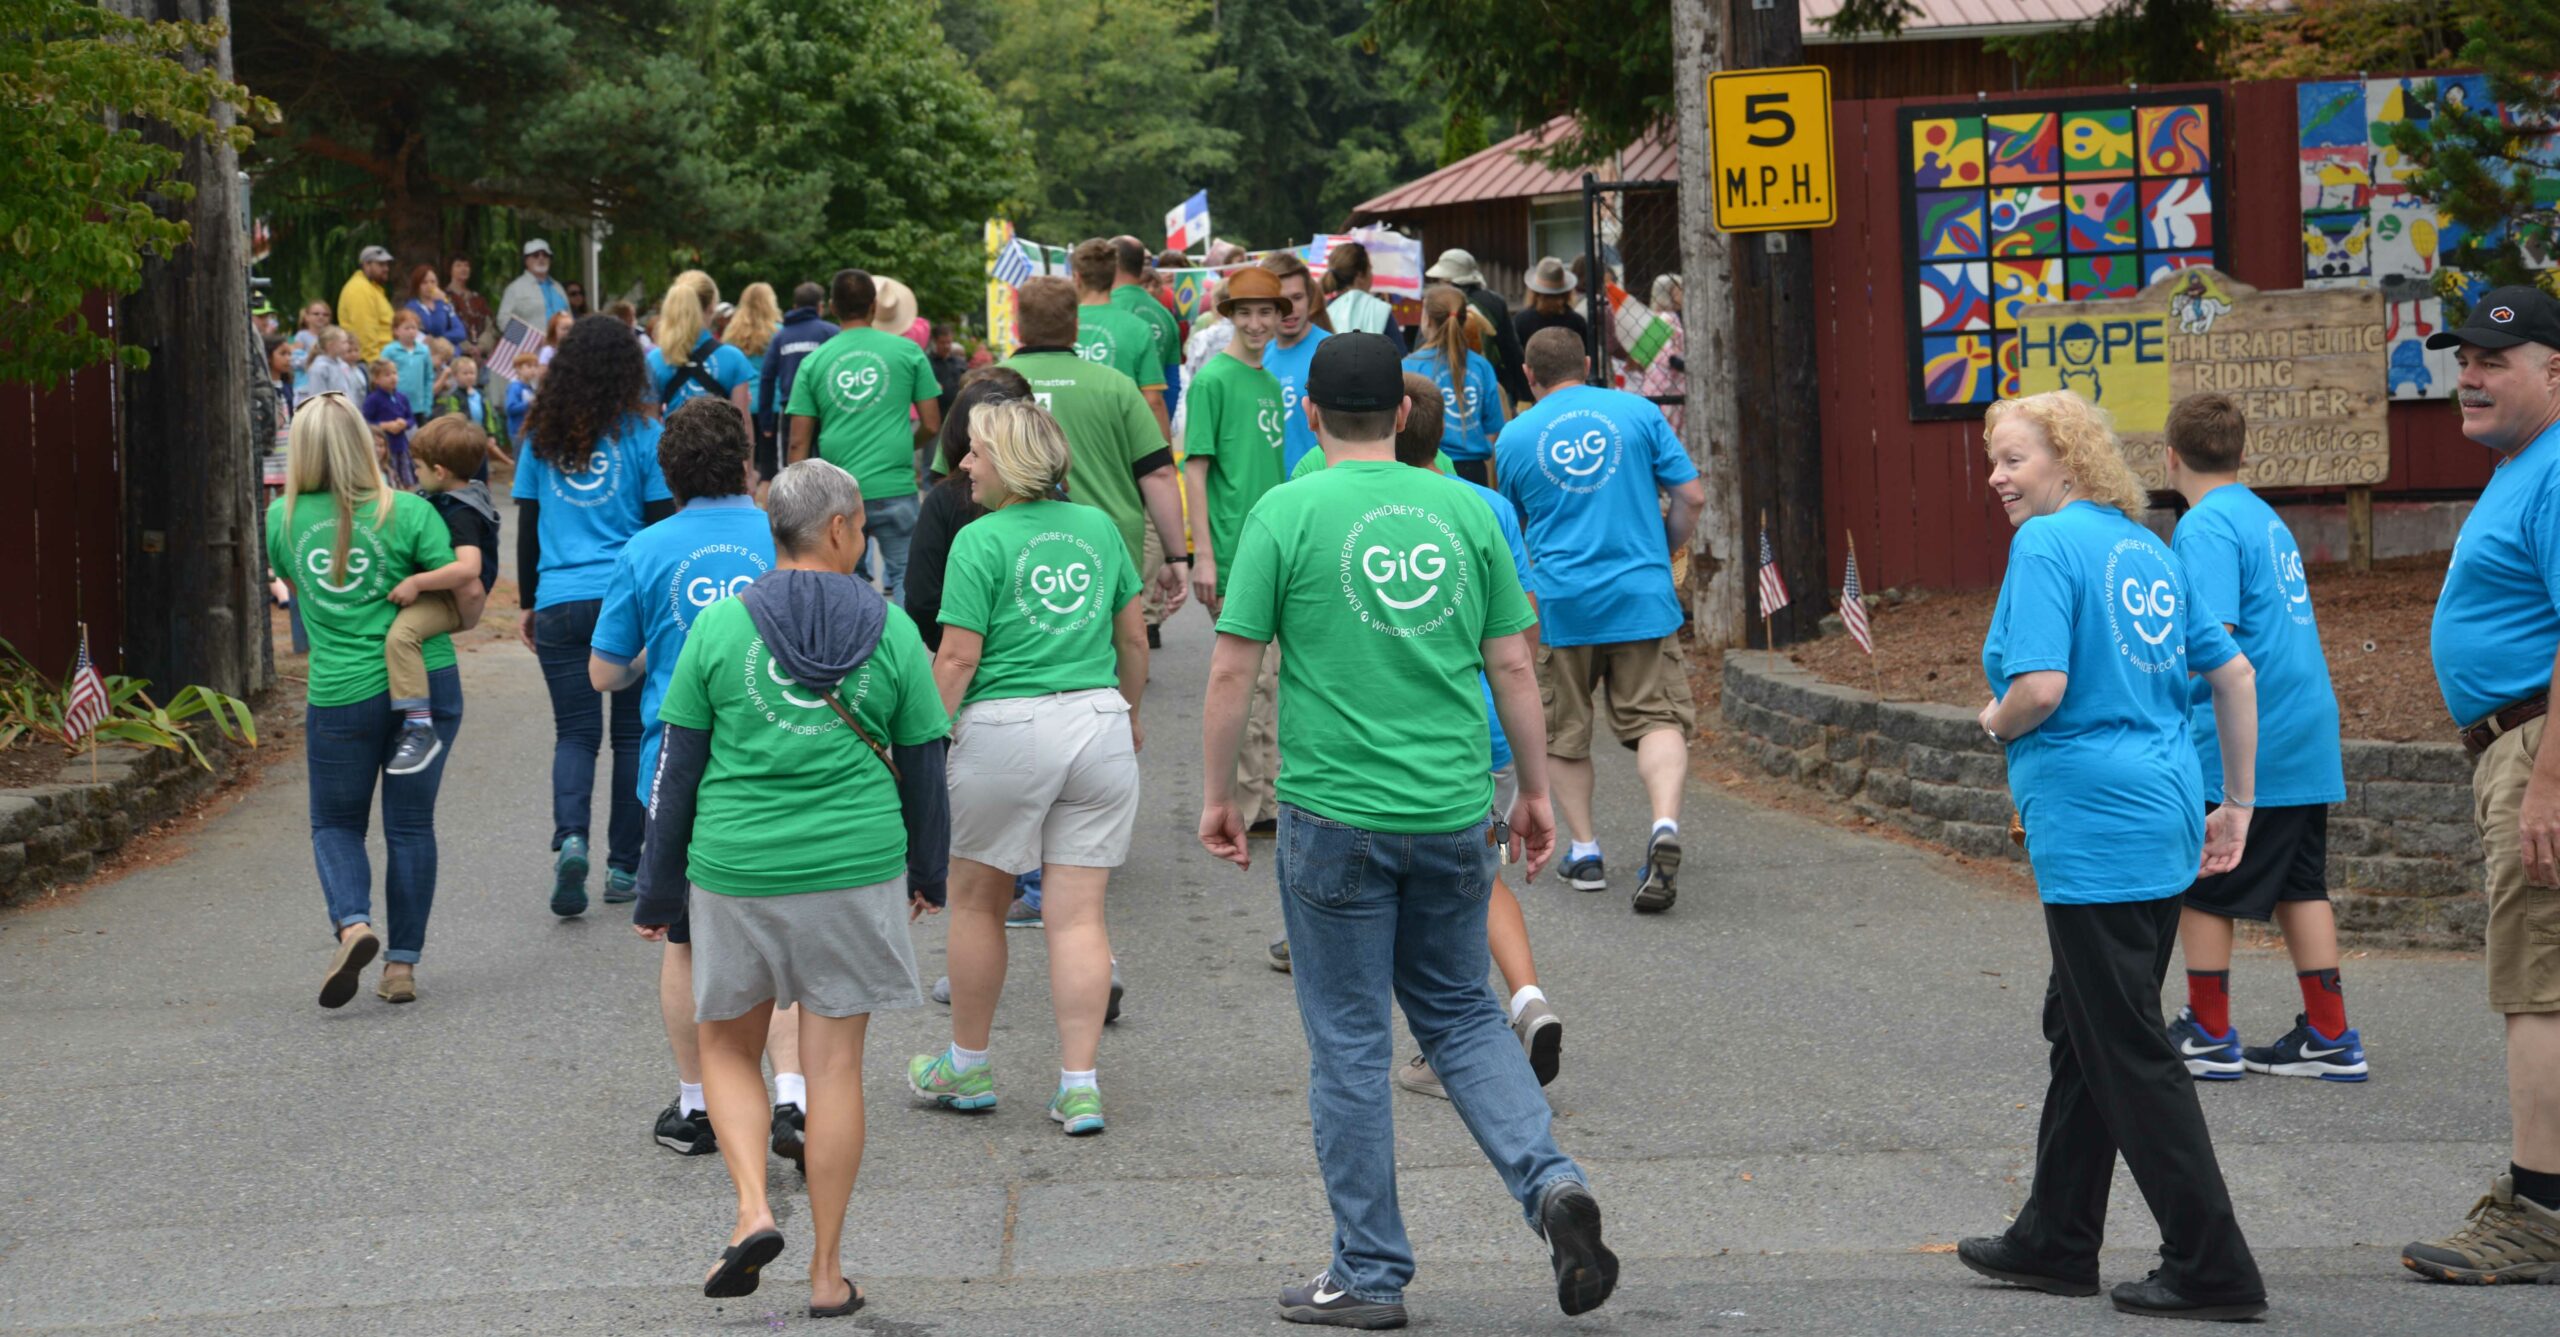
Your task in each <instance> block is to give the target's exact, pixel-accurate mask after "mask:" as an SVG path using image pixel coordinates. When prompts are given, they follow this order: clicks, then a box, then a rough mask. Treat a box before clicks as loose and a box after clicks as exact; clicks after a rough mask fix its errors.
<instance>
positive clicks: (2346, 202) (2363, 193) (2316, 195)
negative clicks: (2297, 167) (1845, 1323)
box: [2302, 144, 2373, 212]
mask: <svg viewBox="0 0 2560 1337" xmlns="http://www.w3.org/2000/svg"><path fill="white" fill-rule="evenodd" d="M2372 199H2373V148H2372V146H2371V145H2367V144H2340V145H2334V146H2331V147H2327V148H2308V147H2306V148H2304V149H2303V150H2302V207H2303V209H2304V210H2305V211H2306V212H2308V211H2311V210H2317V209H2361V208H2363V207H2365V205H2366V204H2367V203H2369V202H2371V200H2372Z"/></svg>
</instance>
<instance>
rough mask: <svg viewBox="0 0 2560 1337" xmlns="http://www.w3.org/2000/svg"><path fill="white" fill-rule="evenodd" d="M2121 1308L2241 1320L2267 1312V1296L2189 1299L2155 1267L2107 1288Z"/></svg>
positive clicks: (2160, 1315)
mask: <svg viewBox="0 0 2560 1337" xmlns="http://www.w3.org/2000/svg"><path fill="white" fill-rule="evenodd" d="M2107 1296H2108V1298H2109V1299H2111V1300H2113V1301H2114V1302H2115V1306H2116V1309H2117V1310H2118V1311H2119V1312H2122V1313H2127V1314H2140V1315H2142V1316H2144V1317H2146V1318H2194V1319H2204V1320H2206V1321H2208V1322H2213V1323H2238V1322H2240V1321H2242V1320H2244V1319H2252V1318H2256V1317H2257V1316H2258V1315H2260V1314H2263V1313H2265V1312H2267V1297H2265V1296H2263V1295H2261V1296H2259V1297H2257V1298H2256V1299H2254V1300H2226V1301H2219V1302H2216V1301H2206V1300H2190V1299H2188V1298H2187V1297H2185V1296H2183V1295H2180V1294H2178V1293H2177V1292H2176V1291H2173V1290H2171V1289H2169V1285H2168V1283H2167V1282H2164V1281H2162V1280H2160V1273H2159V1271H2158V1270H2157V1269H2154V1270H2153V1272H2152V1273H2151V1275H2149V1276H2147V1277H2144V1278H2143V1279H2142V1280H2140V1281H2119V1282H2117V1283H2116V1284H2115V1289H2113V1290H2111V1291H2109V1292H2107Z"/></svg>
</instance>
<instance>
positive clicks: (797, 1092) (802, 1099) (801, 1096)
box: [773, 1072, 809, 1114]
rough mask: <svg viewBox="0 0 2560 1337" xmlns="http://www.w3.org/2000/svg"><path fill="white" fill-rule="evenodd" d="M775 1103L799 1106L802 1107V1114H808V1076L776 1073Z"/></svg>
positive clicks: (774, 1079)
mask: <svg viewBox="0 0 2560 1337" xmlns="http://www.w3.org/2000/svg"><path fill="white" fill-rule="evenodd" d="M773 1103H774V1104H777V1105H797V1106H799V1107H800V1112H801V1113H802V1114H806V1113H808V1112H809V1078H808V1076H807V1075H806V1074H803V1073H797V1072H777V1073H775V1074H774V1075H773Z"/></svg>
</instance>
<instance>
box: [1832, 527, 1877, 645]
mask: <svg viewBox="0 0 2560 1337" xmlns="http://www.w3.org/2000/svg"><path fill="white" fill-rule="evenodd" d="M1840 620H1841V621H1842V622H1843V623H1845V624H1847V625H1848V628H1849V639H1851V640H1853V641H1856V642H1857V643H1858V648H1859V649H1861V650H1864V651H1866V652H1867V654H1868V656H1869V657H1870V658H1872V657H1873V656H1874V655H1875V652H1876V638H1875V633H1874V631H1873V630H1872V629H1871V628H1869V627H1868V626H1867V599H1866V589H1865V587H1864V586H1863V585H1861V584H1860V583H1859V581H1858V541H1857V540H1856V539H1854V538H1852V539H1850V540H1849V574H1848V575H1847V576H1845V577H1842V578H1841V581H1840Z"/></svg>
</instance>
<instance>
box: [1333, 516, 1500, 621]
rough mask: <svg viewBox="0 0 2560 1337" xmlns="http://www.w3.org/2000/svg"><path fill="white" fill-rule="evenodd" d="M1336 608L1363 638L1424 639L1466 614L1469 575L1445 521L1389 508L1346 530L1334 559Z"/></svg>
mask: <svg viewBox="0 0 2560 1337" xmlns="http://www.w3.org/2000/svg"><path fill="white" fill-rule="evenodd" d="M1340 571H1341V574H1340V577H1339V578H1340V580H1341V586H1342V597H1343V600H1344V601H1345V602H1346V603H1348V604H1350V606H1351V608H1352V610H1353V611H1354V612H1356V613H1358V614H1359V617H1360V621H1361V623H1362V624H1363V625H1365V626H1367V627H1368V628H1369V629H1370V630H1372V631H1375V632H1379V633H1381V634H1383V635H1388V636H1400V637H1414V636H1428V635H1430V634H1431V633H1432V632H1435V631H1437V630H1439V629H1440V628H1441V627H1443V626H1445V625H1447V624H1448V623H1449V621H1450V620H1451V619H1452V618H1454V617H1456V616H1457V614H1458V611H1459V610H1460V609H1461V608H1464V607H1466V605H1467V598H1468V594H1469V592H1470V589H1471V587H1472V580H1471V577H1472V570H1471V567H1470V565H1469V563H1468V559H1467V549H1466V545H1465V544H1464V543H1463V542H1461V541H1460V539H1459V538H1458V531H1457V527H1456V526H1455V525H1453V524H1452V523H1451V522H1450V521H1449V519H1448V517H1446V516H1443V515H1441V514H1439V513H1438V512H1436V511H1433V510H1430V509H1428V508H1426V507H1421V506H1412V505H1407V504H1405V503H1402V502H1390V503H1388V504H1386V505H1384V506H1380V507H1378V508H1377V509H1376V510H1373V511H1370V512H1369V513H1368V514H1366V515H1363V516H1361V517H1360V518H1359V520H1357V521H1356V522H1354V523H1353V524H1352V526H1351V530H1350V532H1349V533H1347V534H1345V535H1344V536H1343V540H1342V554H1341V557H1340Z"/></svg>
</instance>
